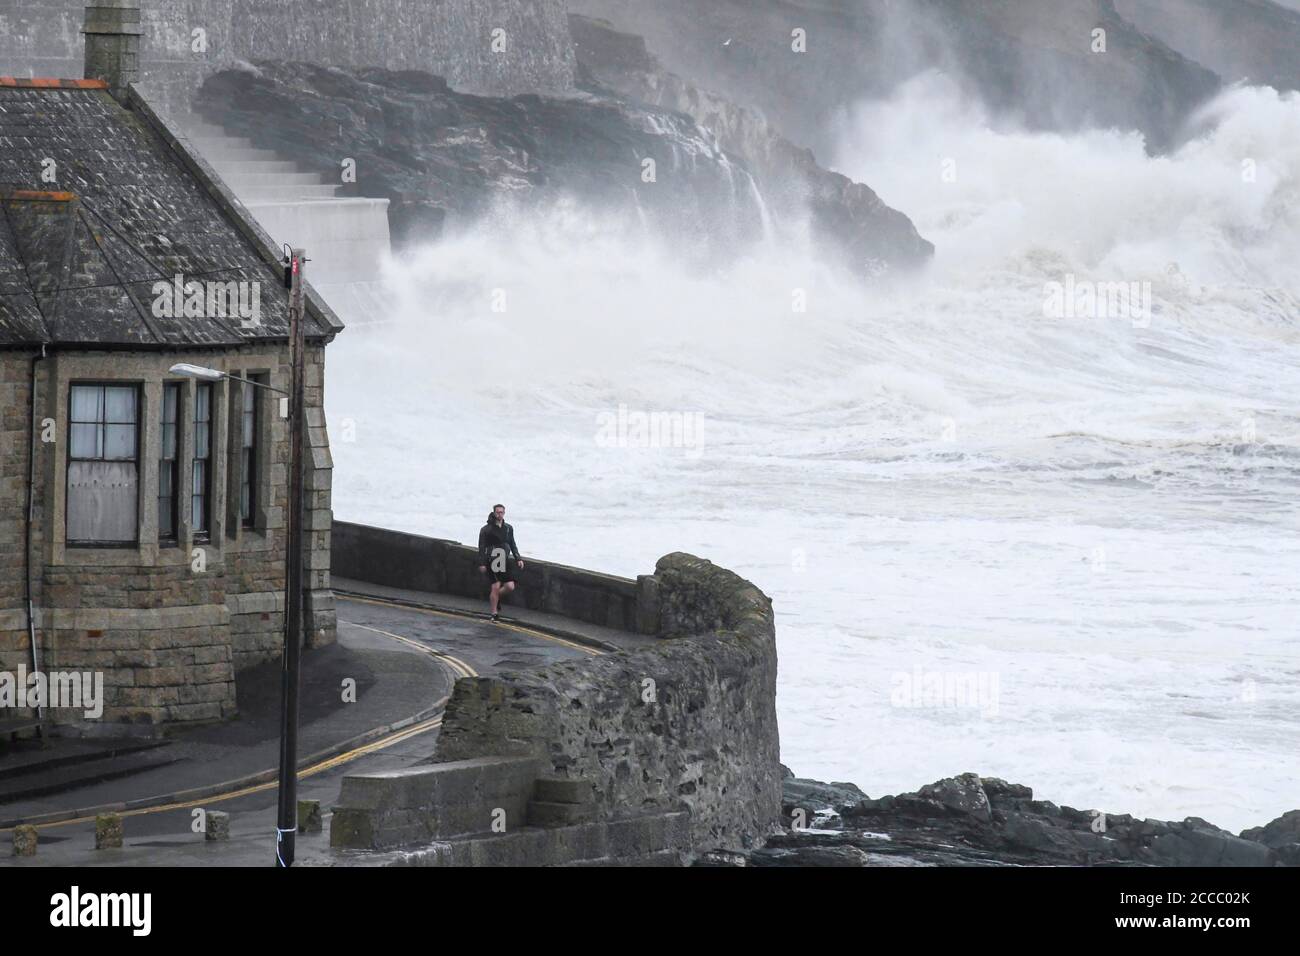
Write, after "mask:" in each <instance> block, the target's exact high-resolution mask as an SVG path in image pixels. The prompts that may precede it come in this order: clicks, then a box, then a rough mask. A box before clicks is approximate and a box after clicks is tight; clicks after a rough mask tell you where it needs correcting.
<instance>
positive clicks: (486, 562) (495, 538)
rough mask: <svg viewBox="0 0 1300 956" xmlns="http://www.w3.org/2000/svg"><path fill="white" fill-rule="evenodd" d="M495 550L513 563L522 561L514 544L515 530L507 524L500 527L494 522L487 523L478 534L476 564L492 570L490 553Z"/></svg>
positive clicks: (504, 523)
mask: <svg viewBox="0 0 1300 956" xmlns="http://www.w3.org/2000/svg"><path fill="white" fill-rule="evenodd" d="M497 548H500V549H502V550H503V551H505V552H506V557H507V558H510V559H511V560H513V561H522V560H523V555H521V554H520V553H519V546H518V545H516V544H515V529H514V528H512V527H511V526H510V524H509V523H508V522H503V523H502V524H501V526H500V527H498V526H497V523H496V522H495V521H489V522H488V523H487V524H485V525H484V526H483V530H482V531H480V532H479V533H478V563H479V564H481V565H483V566H484V567H486V568H487V569H488V570H491V569H492V552H493V551H495V550H496V549H497Z"/></svg>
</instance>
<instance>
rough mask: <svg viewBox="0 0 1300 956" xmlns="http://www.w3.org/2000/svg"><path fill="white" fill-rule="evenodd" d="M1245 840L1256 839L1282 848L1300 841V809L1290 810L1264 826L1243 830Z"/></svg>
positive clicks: (1242, 834) (1267, 844) (1257, 841)
mask: <svg viewBox="0 0 1300 956" xmlns="http://www.w3.org/2000/svg"><path fill="white" fill-rule="evenodd" d="M1241 838H1242V839H1243V840H1254V841H1255V842H1256V843H1262V844H1264V845H1265V846H1271V847H1274V848H1280V847H1284V846H1287V845H1289V844H1292V843H1300V810H1288V811H1287V812H1286V813H1284V814H1282V815H1281V816H1280V817H1278V818H1277V819H1276V820H1270V821H1269V822H1268V823H1266V824H1264V825H1263V826H1262V827H1251V828H1250V829H1249V830H1242V831H1241Z"/></svg>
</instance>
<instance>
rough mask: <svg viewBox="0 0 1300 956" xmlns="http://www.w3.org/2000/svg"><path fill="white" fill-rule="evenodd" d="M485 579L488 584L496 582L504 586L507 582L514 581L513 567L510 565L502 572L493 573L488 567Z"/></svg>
mask: <svg viewBox="0 0 1300 956" xmlns="http://www.w3.org/2000/svg"><path fill="white" fill-rule="evenodd" d="M487 578H488V583H489V584H491V583H493V582H496V583H497V584H505V583H506V582H507V581H513V580H514V579H515V569H514V566H513V565H512V564H507V565H506V569H505V570H504V571H493V570H492V568H491V567H490V566H489V567H488V569H487Z"/></svg>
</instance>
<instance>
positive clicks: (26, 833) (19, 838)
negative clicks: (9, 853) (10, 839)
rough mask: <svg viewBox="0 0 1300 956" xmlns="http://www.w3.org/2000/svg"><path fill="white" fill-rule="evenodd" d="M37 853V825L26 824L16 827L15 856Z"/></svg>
mask: <svg viewBox="0 0 1300 956" xmlns="http://www.w3.org/2000/svg"><path fill="white" fill-rule="evenodd" d="M35 855H36V827H34V826H29V825H26V824H24V825H23V826H18V827H14V856H35Z"/></svg>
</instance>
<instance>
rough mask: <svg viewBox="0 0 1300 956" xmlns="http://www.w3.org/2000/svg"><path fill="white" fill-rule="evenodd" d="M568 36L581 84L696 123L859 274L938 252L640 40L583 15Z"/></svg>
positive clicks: (780, 212)
mask: <svg viewBox="0 0 1300 956" xmlns="http://www.w3.org/2000/svg"><path fill="white" fill-rule="evenodd" d="M569 29H570V32H571V33H572V34H573V40H574V47H575V49H576V51H577V57H578V66H579V77H580V80H579V81H580V83H584V84H586V86H587V88H588V89H591V90H593V91H594V92H600V91H602V90H606V89H609V90H614V91H616V92H617V93H619V94H622V95H623V96H626V97H628V98H630V99H632V100H633V101H635V102H639V103H645V104H648V105H650V106H654V107H659V108H663V109H669V110H674V111H677V112H681V113H685V114H687V115H688V116H690V117H691V118H692V119H693V120H695V122H696V123H698V124H699V125H700V126H701V127H703V128H704V129H707V130H708V131H710V132H711V133H713V134H714V135H715V136H717V138H718V142H719V143H720V144H721V146H722V148H723V149H725V150H726V151H727V152H728V153H730V154H732V155H735V156H739V157H742V158H743V159H744V161H745V162H746V164H747V165H748V167H749V169H750V170H751V171H752V172H753V174H754V177H755V179H756V180H757V182H758V186H759V189H760V190H761V192H762V194H763V195H764V196H765V197H767V198H768V199H769V200H770V202H771V204H772V212H773V215H774V216H775V218H776V219H777V220H778V221H781V222H787V221H802V220H804V219H807V220H808V221H809V224H810V226H811V232H812V235H813V238H814V239H815V240H817V241H819V242H820V244H821V246H822V249H823V251H824V252H827V253H829V254H831V255H835V256H839V257H840V258H841V259H842V260H843V261H844V262H845V264H847V265H848V266H849V267H850V268H851V269H853V270H854V271H856V272H859V273H867V274H874V273H878V272H880V271H883V270H884V269H886V268H888V266H889V264H890V263H903V264H907V265H911V264H919V263H922V262H924V261H926V260H927V259H928V258H929V257H930V256H931V255H932V254H933V253H934V247H933V246H932V245H931V244H930V243H929V242H927V241H926V240H925V239H923V238H921V236H920V235H919V234H918V233H917V231H916V227H915V226H914V225H913V224H912V221H911V220H910V219H908V218H907V216H905V215H904V214H903V213H901V212H898V211H897V210H895V209H891V208H890V207H889V206H887V205H886V204H885V203H884V202H882V201H881V199H880V197H879V196H877V195H876V193H875V192H874V191H872V190H871V188H870V187H868V186H865V185H863V184H861V183H855V182H853V181H852V180H850V179H848V178H847V177H846V176H842V175H840V174H839V173H835V172H831V171H830V170H827V169H823V168H822V167H821V166H819V165H818V164H817V160H816V158H815V157H814V155H813V153H812V151H811V150H809V149H804V148H801V147H799V146H796V145H795V144H794V143H792V142H791V141H790V140H788V139H786V138H785V137H784V136H782V135H781V134H780V133H779V132H778V131H777V130H776V129H775V128H774V127H773V126H772V125H771V124H769V123H768V121H767V120H766V119H765V118H764V117H763V115H762V114H761V113H758V112H757V111H755V110H751V109H746V108H745V107H742V106H737V105H736V104H734V103H732V102H731V101H729V100H727V99H725V98H724V97H722V96H718V95H717V94H714V93H710V92H708V91H707V90H702V89H700V88H698V87H696V86H694V85H693V84H691V83H689V82H687V81H686V80H684V79H682V78H681V77H680V76H677V75H676V74H673V73H670V72H668V71H666V70H665V69H663V67H662V66H661V65H660V63H659V61H658V60H657V59H656V58H655V57H654V56H653V55H652V54H651V53H650V51H649V50H648V49H647V48H646V43H645V40H644V39H642V38H641V37H638V36H633V35H631V34H627V33H622V32H620V31H618V30H616V29H614V28H613V26H612V25H611V24H609V23H608V22H606V21H602V20H594V19H591V18H589V17H583V16H577V15H574V16H570V17H569Z"/></svg>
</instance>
